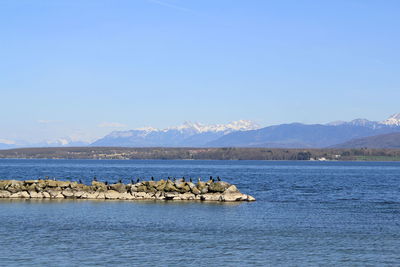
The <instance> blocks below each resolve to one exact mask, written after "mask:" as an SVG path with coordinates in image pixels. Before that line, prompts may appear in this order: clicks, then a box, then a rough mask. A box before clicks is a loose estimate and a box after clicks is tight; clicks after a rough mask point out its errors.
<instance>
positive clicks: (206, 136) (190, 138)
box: [92, 120, 260, 147]
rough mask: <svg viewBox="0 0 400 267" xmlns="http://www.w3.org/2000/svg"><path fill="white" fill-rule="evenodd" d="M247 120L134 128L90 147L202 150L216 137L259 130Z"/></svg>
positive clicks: (119, 132) (116, 132) (102, 139)
mask: <svg viewBox="0 0 400 267" xmlns="http://www.w3.org/2000/svg"><path fill="white" fill-rule="evenodd" d="M259 128H260V127H259V126H258V125H257V124H256V123H254V122H252V121H248V120H239V121H234V122H230V123H228V124H211V125H206V124H202V123H196V122H195V123H193V122H185V123H184V124H182V125H179V126H174V127H168V128H164V129H157V128H153V127H144V128H137V129H134V130H130V131H115V132H112V133H111V134H109V135H107V136H105V137H104V138H101V139H99V140H97V141H96V142H94V143H93V144H92V145H93V146H131V147H132V146H144V147H149V146H163V147H165V146H186V147H187V146H204V145H205V144H207V143H208V142H210V141H213V140H216V139H218V138H219V137H221V136H223V135H226V134H229V133H232V132H236V131H249V130H255V129H259Z"/></svg>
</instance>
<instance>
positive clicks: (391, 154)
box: [0, 147, 400, 161]
mask: <svg viewBox="0 0 400 267" xmlns="http://www.w3.org/2000/svg"><path fill="white" fill-rule="evenodd" d="M0 159H126V160H129V159H165V160H174V159H177V160H311V161H312V160H314V161H400V149H370V148H348V149H345V148H342V149H334V148H332V149H297V148H296V149H284V148H238V147H229V148H164V147H154V148H130V147H51V148H50V147H47V148H17V149H4V150H0Z"/></svg>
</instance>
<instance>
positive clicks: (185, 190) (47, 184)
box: [0, 179, 256, 202]
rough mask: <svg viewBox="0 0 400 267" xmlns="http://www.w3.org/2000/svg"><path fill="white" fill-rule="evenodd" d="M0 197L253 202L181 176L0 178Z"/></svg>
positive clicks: (223, 186) (223, 185)
mask: <svg viewBox="0 0 400 267" xmlns="http://www.w3.org/2000/svg"><path fill="white" fill-rule="evenodd" d="M0 198H20V199H104V200H108V199H111V200H199V201H220V202H235V201H255V200H256V199H255V198H254V197H252V196H250V195H246V194H243V193H241V192H240V191H239V190H238V189H237V188H236V186H235V185H232V184H229V183H227V182H224V181H218V182H215V181H213V180H209V181H207V182H201V181H199V182H197V183H196V184H195V183H193V182H185V181H183V180H182V179H180V180H176V181H171V180H160V181H143V182H138V183H134V184H133V183H131V184H124V183H115V184H106V183H103V182H100V181H92V184H91V185H85V184H82V183H78V182H70V181H59V180H25V181H18V180H0Z"/></svg>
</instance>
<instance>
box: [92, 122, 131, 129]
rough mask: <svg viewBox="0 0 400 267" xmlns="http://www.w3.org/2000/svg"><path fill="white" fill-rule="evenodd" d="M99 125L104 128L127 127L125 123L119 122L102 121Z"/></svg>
mask: <svg viewBox="0 0 400 267" xmlns="http://www.w3.org/2000/svg"><path fill="white" fill-rule="evenodd" d="M98 126H99V127H102V128H122V127H126V125H125V124H123V123H119V122H102V123H100V124H99V125H98Z"/></svg>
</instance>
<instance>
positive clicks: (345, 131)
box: [206, 123, 400, 148]
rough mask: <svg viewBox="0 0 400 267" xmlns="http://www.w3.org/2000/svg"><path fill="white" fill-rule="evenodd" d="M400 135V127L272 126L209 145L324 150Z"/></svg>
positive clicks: (236, 133) (297, 124)
mask: <svg viewBox="0 0 400 267" xmlns="http://www.w3.org/2000/svg"><path fill="white" fill-rule="evenodd" d="M394 131H399V132H400V127H397V126H395V127H394V126H386V125H380V127H375V126H374V127H368V126H359V125H357V124H351V123H343V124H340V125H321V124H313V125H306V124H300V123H292V124H281V125H276V126H269V127H265V128H262V129H258V130H252V131H243V132H233V133H230V134H227V135H224V136H222V137H220V138H219V139H217V140H215V141H212V142H209V143H207V144H206V146H210V147H271V148H323V147H329V146H332V145H335V144H339V143H343V142H346V141H348V140H352V139H355V138H361V137H367V136H373V135H378V134H386V133H391V132H394Z"/></svg>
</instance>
